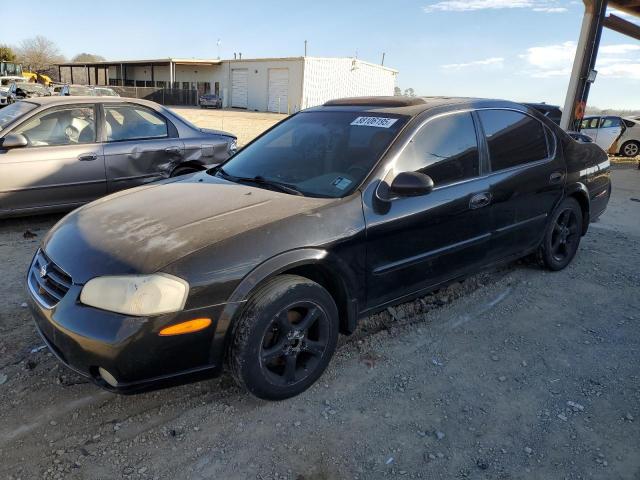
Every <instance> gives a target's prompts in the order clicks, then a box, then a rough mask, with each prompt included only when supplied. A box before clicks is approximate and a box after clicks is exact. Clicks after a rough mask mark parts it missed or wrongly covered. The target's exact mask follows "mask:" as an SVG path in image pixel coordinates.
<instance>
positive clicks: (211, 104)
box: [200, 100, 221, 107]
mask: <svg viewBox="0 0 640 480" xmlns="http://www.w3.org/2000/svg"><path fill="white" fill-rule="evenodd" d="M220 104H221V103H220V102H218V101H216V100H200V106H202V107H219V106H220Z"/></svg>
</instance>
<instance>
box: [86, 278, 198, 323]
mask: <svg viewBox="0 0 640 480" xmlns="http://www.w3.org/2000/svg"><path fill="white" fill-rule="evenodd" d="M188 295H189V284H188V283H187V282H186V281H185V280H183V279H181V278H178V277H174V276H173V275H169V274H166V273H156V274H153V275H124V276H106V277H96V278H94V279H92V280H89V281H88V282H87V283H86V285H85V286H84V287H83V288H82V293H81V294H80V301H81V302H82V303H84V304H85V305H89V306H92V307H96V308H100V309H102V310H108V311H110V312H116V313H122V314H125V315H133V316H149V315H160V314H163V313H170V312H177V311H180V310H182V309H183V308H184V304H185V302H186V301H187V296H188Z"/></svg>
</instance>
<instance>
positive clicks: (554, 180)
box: [549, 172, 564, 185]
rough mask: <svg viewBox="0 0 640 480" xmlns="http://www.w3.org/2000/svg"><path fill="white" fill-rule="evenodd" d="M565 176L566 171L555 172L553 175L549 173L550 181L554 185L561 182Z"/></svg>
mask: <svg viewBox="0 0 640 480" xmlns="http://www.w3.org/2000/svg"><path fill="white" fill-rule="evenodd" d="M563 178H564V173H562V172H553V173H552V174H551V175H549V183H550V184H552V185H555V184H558V183H560V182H562V179H563Z"/></svg>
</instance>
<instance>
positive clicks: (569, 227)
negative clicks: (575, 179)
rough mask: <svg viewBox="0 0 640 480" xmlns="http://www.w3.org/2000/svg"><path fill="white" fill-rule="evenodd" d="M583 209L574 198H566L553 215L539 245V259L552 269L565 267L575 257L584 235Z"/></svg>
mask: <svg viewBox="0 0 640 480" xmlns="http://www.w3.org/2000/svg"><path fill="white" fill-rule="evenodd" d="M582 222H583V218H582V209H581V208H580V205H579V204H578V202H577V200H576V199H574V198H571V197H569V198H565V199H564V200H563V201H562V203H561V204H560V205H559V206H558V208H557V209H556V210H555V211H554V212H553V214H552V215H551V219H550V220H549V223H548V225H547V229H546V231H545V234H544V238H543V239H542V243H541V244H540V247H538V259H539V261H540V262H541V264H542V265H543V266H544V267H546V268H548V269H549V270H552V271H558V270H562V269H563V268H565V267H566V266H567V265H569V263H571V260H573V257H575V255H576V252H577V251H578V246H579V245H580V239H581V237H582Z"/></svg>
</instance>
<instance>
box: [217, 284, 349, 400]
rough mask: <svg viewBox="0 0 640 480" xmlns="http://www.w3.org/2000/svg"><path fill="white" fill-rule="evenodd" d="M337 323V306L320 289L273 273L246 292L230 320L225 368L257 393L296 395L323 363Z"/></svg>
mask: <svg viewBox="0 0 640 480" xmlns="http://www.w3.org/2000/svg"><path fill="white" fill-rule="evenodd" d="M338 327H339V323H338V309H337V307H336V304H335V302H334V301H333V298H332V297H331V295H330V294H329V293H328V292H327V291H326V290H325V289H324V288H322V287H321V286H320V285H318V284H317V283H315V282H313V281H311V280H309V279H306V278H303V277H299V276H296V275H279V276H277V277H274V278H273V279H271V280H269V281H267V282H266V283H265V284H264V285H263V286H262V287H259V288H258V290H257V291H256V292H255V293H254V294H252V295H251V297H250V298H249V299H248V300H247V303H246V305H245V306H244V308H243V311H242V313H241V315H240V318H239V319H238V321H237V323H236V325H235V328H234V331H233V339H232V343H231V347H230V350H229V358H228V360H229V366H230V369H231V373H232V375H233V377H234V378H235V380H236V382H237V383H238V385H240V386H241V387H243V388H244V389H246V390H247V391H249V392H250V393H251V394H253V395H255V396H256V397H258V398H263V399H265V400H283V399H285V398H290V397H293V396H295V395H298V394H300V393H302V392H304V391H305V390H306V389H307V388H309V387H310V386H311V385H313V384H314V383H315V381H316V380H317V379H318V378H320V376H321V375H322V373H323V372H324V370H325V369H326V367H327V365H328V364H329V361H330V360H331V357H332V356H333V352H334V351H335V348H336V344H337V341H338Z"/></svg>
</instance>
